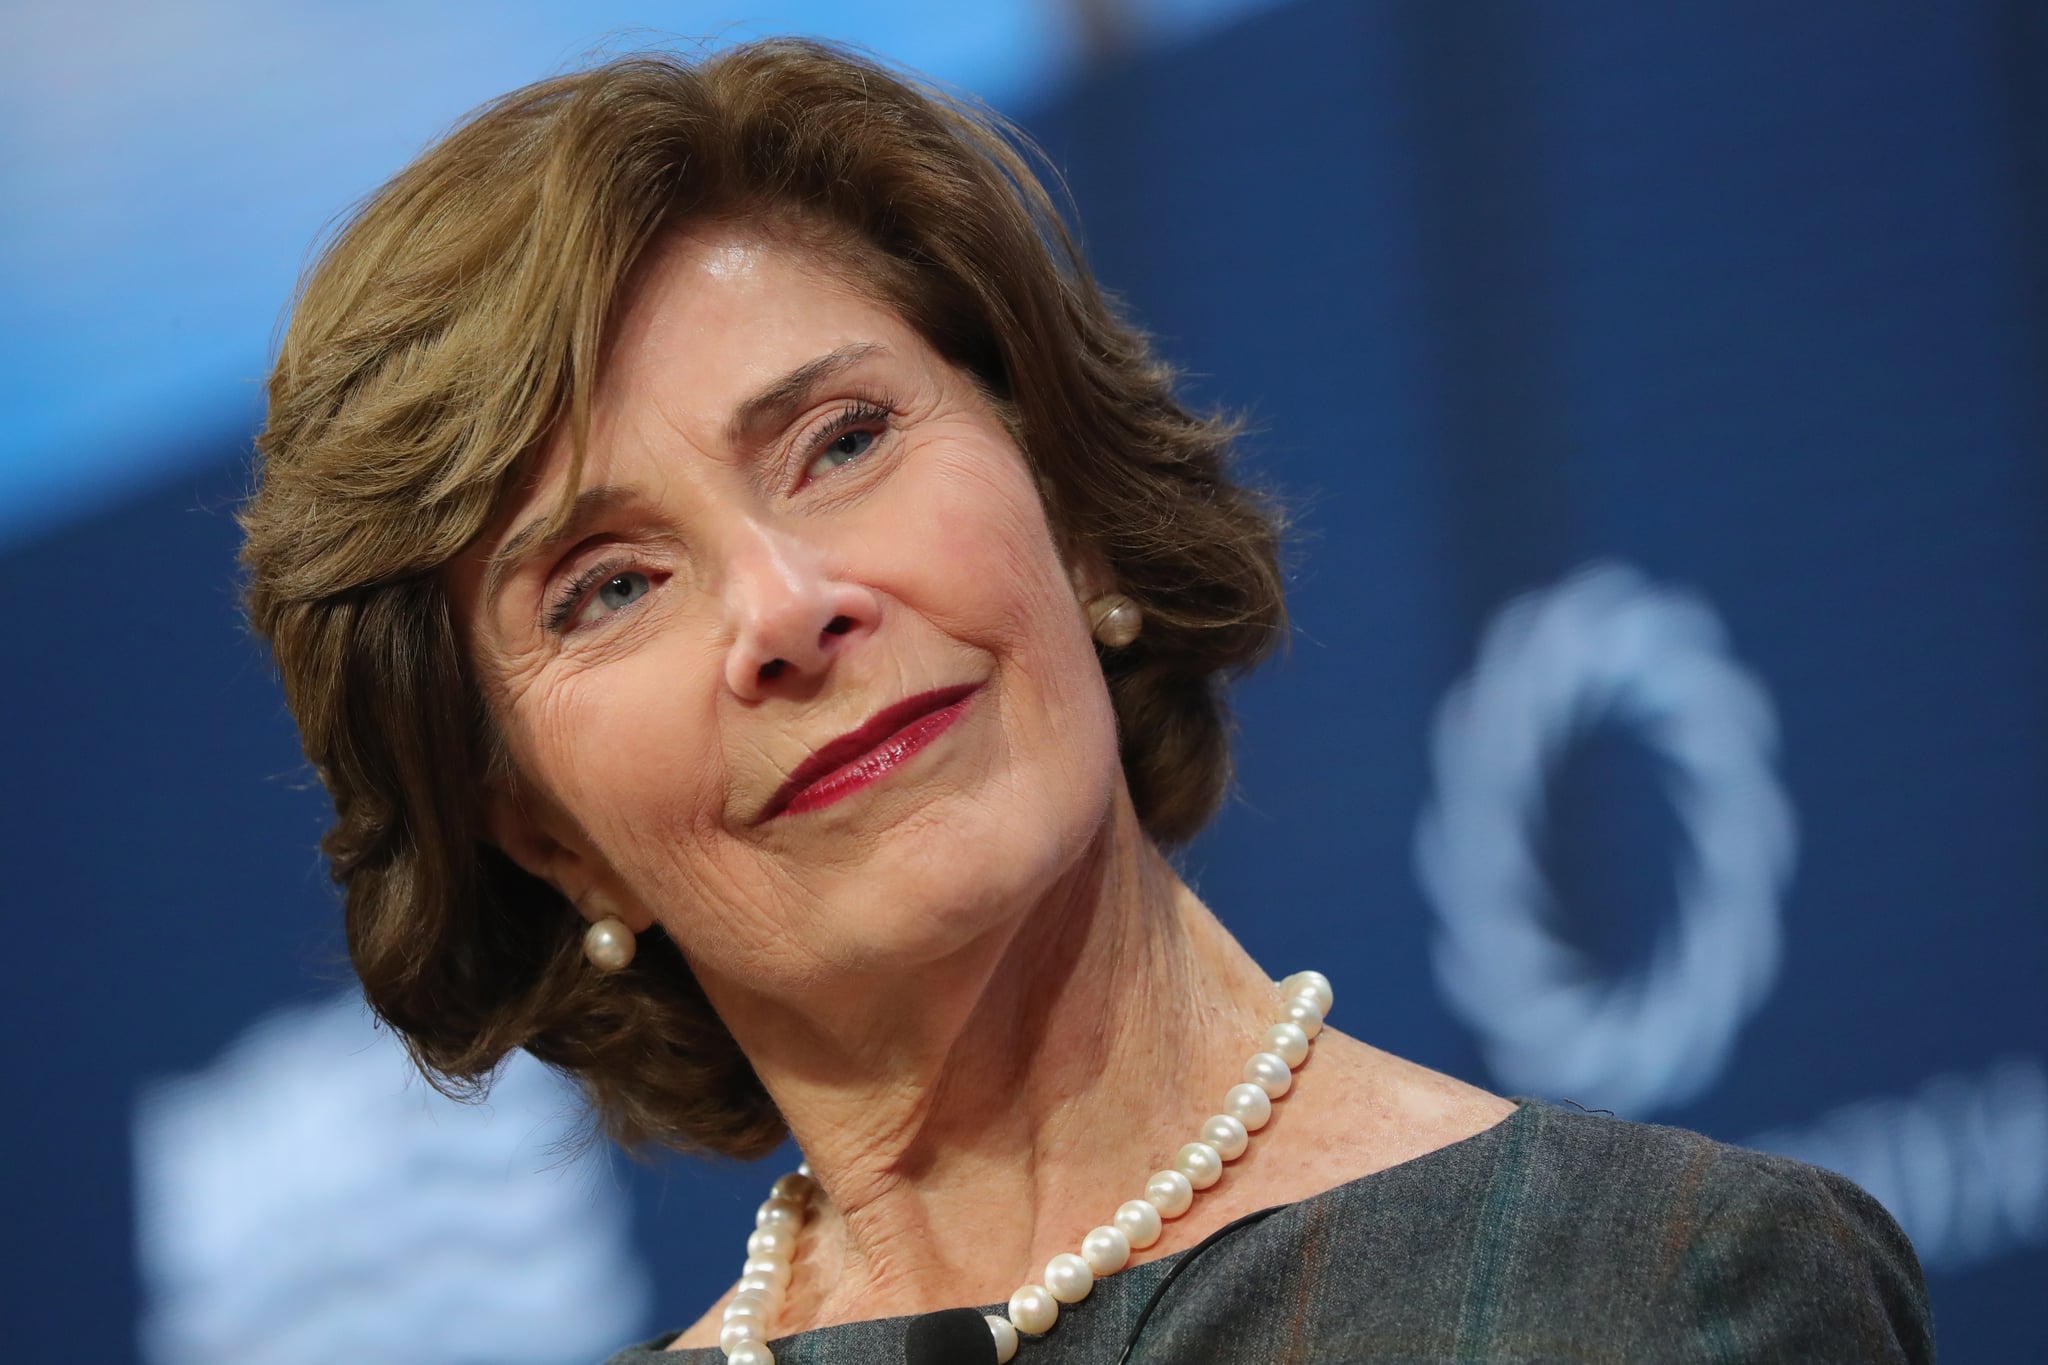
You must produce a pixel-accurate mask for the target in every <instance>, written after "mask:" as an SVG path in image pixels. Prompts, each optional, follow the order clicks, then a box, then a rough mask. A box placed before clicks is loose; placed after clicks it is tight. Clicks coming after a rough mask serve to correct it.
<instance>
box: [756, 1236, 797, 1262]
mask: <svg viewBox="0 0 2048 1365" xmlns="http://www.w3.org/2000/svg"><path fill="white" fill-rule="evenodd" d="M795 1254H796V1234H795V1233H793V1232H788V1231H785V1230H784V1229H782V1228H755V1229H754V1231H753V1233H752V1235H751V1236H749V1237H748V1238H747V1255H749V1256H752V1257H758V1258H759V1259H761V1260H764V1261H786V1260H789V1259H790V1258H791V1257H792V1256H794V1255H795Z"/></svg>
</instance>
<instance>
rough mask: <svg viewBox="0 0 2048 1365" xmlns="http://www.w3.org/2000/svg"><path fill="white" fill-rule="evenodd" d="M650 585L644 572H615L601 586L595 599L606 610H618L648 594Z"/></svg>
mask: <svg viewBox="0 0 2048 1365" xmlns="http://www.w3.org/2000/svg"><path fill="white" fill-rule="evenodd" d="M650 586H652V585H651V584H649V583H648V581H647V575H646V574H644V573H622V574H614V575H613V576H612V577H610V578H608V579H606V580H605V581H604V583H603V584H602V585H600V586H599V588H598V590H597V593H596V597H595V600H596V602H597V603H598V605H600V606H602V607H603V608H604V609H605V610H607V611H617V610H618V609H619V608H620V607H624V606H630V605H631V604H632V603H634V602H637V601H639V600H640V599H641V598H642V597H644V596H646V595H647V590H648V588H649V587H650Z"/></svg>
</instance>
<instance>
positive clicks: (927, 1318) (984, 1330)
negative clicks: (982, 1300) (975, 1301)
mask: <svg viewBox="0 0 2048 1365" xmlns="http://www.w3.org/2000/svg"><path fill="white" fill-rule="evenodd" d="M903 1365H996V1339H995V1338H994V1337H993V1336H991V1335H990V1334H989V1330H988V1324H987V1323H986V1322H984V1321H982V1317H981V1314H980V1312H978V1311H977V1310H975V1309H972V1308H947V1309H942V1310H941V1311H939V1312H937V1313H926V1314H925V1315H924V1316H923V1317H921V1318H917V1319H915V1320H913V1321H912V1322H911V1324H910V1330H909V1331H908V1332H905V1333H904V1334H903Z"/></svg>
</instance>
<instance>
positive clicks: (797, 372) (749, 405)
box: [483, 341, 889, 612]
mask: <svg viewBox="0 0 2048 1365" xmlns="http://www.w3.org/2000/svg"><path fill="white" fill-rule="evenodd" d="M888 349H889V348H888V347H886V346H884V345H882V344H881V343H880V342H877V341H854V342H849V343H847V344H846V345H844V346H839V347H835V348H834V349H832V350H830V351H827V352H826V353H825V354H823V355H821V356H819V357H817V358H816V359H815V360H807V361H805V362H804V363H803V364H801V365H799V366H797V367H796V368H795V369H793V370H791V371H790V372H789V373H788V374H785V375H783V376H782V377H781V378H779V379H775V380H772V381H770V382H769V383H768V384H766V385H764V386H763V387H761V388H760V389H758V390H756V391H755V392H754V393H753V394H751V395H749V396H748V397H747V398H745V399H742V400H741V402H740V404H739V406H738V407H736V408H734V409H733V413H732V420H731V421H729V422H727V423H726V428H725V438H726V442H727V444H729V445H731V446H732V447H734V448H736V449H737V448H742V447H746V446H750V445H754V444H757V443H758V442H759V441H760V439H761V437H762V434H763V433H764V432H765V431H766V430H768V429H770V428H772V427H779V426H782V425H785V424H787V423H788V421H789V419H790V418H792V417H794V416H795V415H796V413H797V412H798V411H799V410H800V409H802V408H803V407H804V406H805V404H807V403H808V402H809V401H810V399H811V394H812V391H813V390H815V389H816V388H817V387H818V386H819V385H820V384H823V383H824V382H825V381H827V380H829V379H831V378H833V377H834V376H835V375H839V374H843V373H844V372H845V371H847V370H849V369H852V368H853V367H854V366H855V365H858V364H860V363H861V362H862V361H864V360H868V359H871V358H872V357H874V356H878V355H886V354H887V353H888ZM633 497H634V494H633V492H632V491H631V490H630V489H627V488H623V487H620V486H619V485H617V484H600V485H598V486H597V487H594V488H586V489H584V490H583V491H582V492H580V493H578V494H577V495H576V497H575V500H574V501H573V502H572V503H571V504H570V507H569V511H568V512H567V514H566V515H564V514H563V513H562V512H561V510H560V509H559V508H557V509H556V510H555V511H553V512H550V513H548V514H546V515H545V516H539V517H535V518H534V519H533V520H532V521H529V522H527V523H526V525H524V526H522V527H520V528H519V529H518V530H517V531H515V532H513V533H512V535H511V537H510V538H508V539H507V540H506V541H505V543H504V544H503V545H502V546H500V547H499V548H498V551H497V553H495V554H493V555H492V556H491V558H490V562H489V563H488V564H486V565H485V566H484V584H483V608H484V610H485V611H486V612H489V611H490V610H492V608H493V607H495V605H496V604H497V599H498V593H499V591H500V590H501V589H503V588H504V586H505V580H506V579H508V578H510V577H511V576H512V571H513V570H514V569H516V568H518V567H519V566H520V564H522V563H524V562H525V561H526V560H527V559H529V558H532V557H534V556H536V555H539V554H541V553H542V552H544V551H547V550H552V549H554V548H556V547H558V546H561V545H564V544H566V543H568V542H570V541H572V540H574V539H576V538H577V537H578V536H580V535H581V534H582V533H583V529H584V527H586V526H588V525H589V524H590V523H591V522H593V521H595V520H597V519H598V518H600V517H602V516H603V515H604V514H605V513H607V512H609V511H611V510H613V509H614V508H616V507H618V506H619V505H621V504H623V503H626V502H630V501H631V500H632V499H633Z"/></svg>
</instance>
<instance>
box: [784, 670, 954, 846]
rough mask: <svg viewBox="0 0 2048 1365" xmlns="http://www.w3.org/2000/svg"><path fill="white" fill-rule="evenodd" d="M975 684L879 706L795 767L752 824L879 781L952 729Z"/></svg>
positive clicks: (829, 800) (823, 802)
mask: <svg viewBox="0 0 2048 1365" xmlns="http://www.w3.org/2000/svg"><path fill="white" fill-rule="evenodd" d="M979 690H980V684H978V683H970V684H966V685H963V686H959V687H939V688H934V689H933V690H931V691H929V692H920V693H918V694H917V695H916V696H914V697H906V698H905V699H904V700H902V701H899V702H897V703H896V704H895V705H893V706H886V707H883V708H882V709H881V710H880V711H877V712H876V713H875V714H874V715H873V716H871V717H869V719H868V720H867V721H866V722H865V723H864V724H862V725H861V726H860V727H859V728H858V729H855V730H849V731H847V732H846V733H845V734H843V735H841V736H840V737H839V738H837V739H835V740H833V741H831V742H830V743H829V744H826V745H824V746H822V747H821V748H819V749H818V750H817V751H816V752H815V753H813V754H812V755H811V756H810V757H809V758H807V759H805V760H804V761H803V762H801V763H799V764H797V766H796V771H795V772H793V773H791V774H790V775H789V780H788V781H787V782H784V783H783V784H782V786H781V787H779V788H778V789H777V790H776V792H775V795H774V797H772V798H771V799H770V800H769V802H768V804H767V805H766V806H764V807H762V808H761V813H760V814H759V815H757V816H755V817H754V823H755V824H757V825H764V824H766V823H768V822H769V821H770V820H773V819H775V818H776V817H777V816H780V815H800V814H802V813H803V812H805V811H812V810H817V809H819V808H821V807H824V806H829V805H831V804H832V803H833V802H835V801H838V800H840V799H841V798H842V797H846V796H851V795H852V794H853V793H854V792H856V791H859V790H860V789H861V788H862V787H865V786H868V785H869V784H870V783H874V782H879V781H880V780H881V779H883V778H884V777H887V776H888V775H889V774H890V773H892V772H894V771H896V769H898V768H900V767H902V766H903V765H904V764H905V763H907V762H909V761H910V759H911V758H912V757H913V756H914V755H916V754H917V753H918V752H919V751H920V750H922V749H923V748H924V747H925V746H926V745H928V744H930V743H931V742H932V741H933V740H935V739H937V738H938V737H939V736H940V735H942V734H944V733H945V732H946V731H947V730H948V729H950V728H951V727H952V724H953V722H954V721H956V720H958V719H960V716H961V713H963V712H964V711H966V709H967V703H968V701H969V700H970V699H971V698H972V697H973V696H974V694H975V693H976V692H978V691H979Z"/></svg>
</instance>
